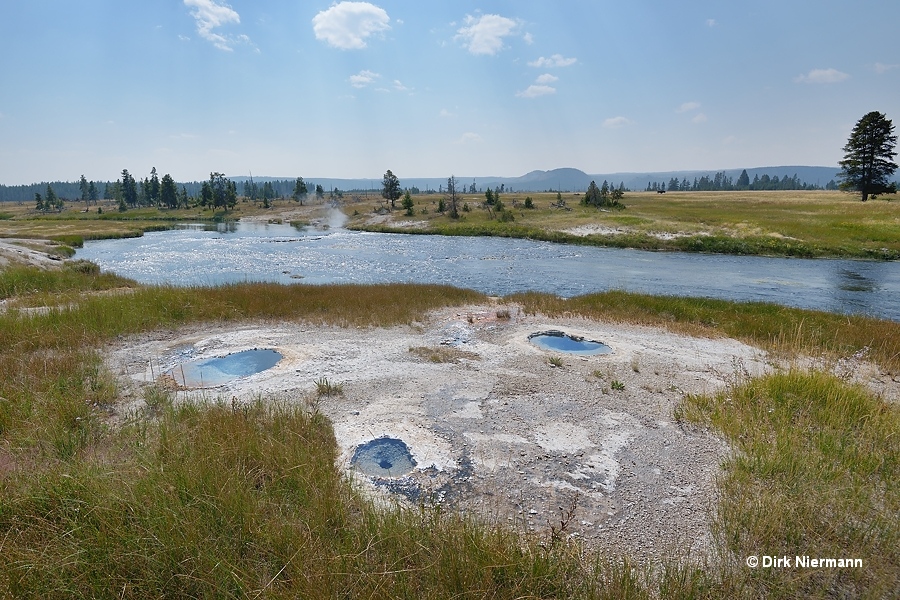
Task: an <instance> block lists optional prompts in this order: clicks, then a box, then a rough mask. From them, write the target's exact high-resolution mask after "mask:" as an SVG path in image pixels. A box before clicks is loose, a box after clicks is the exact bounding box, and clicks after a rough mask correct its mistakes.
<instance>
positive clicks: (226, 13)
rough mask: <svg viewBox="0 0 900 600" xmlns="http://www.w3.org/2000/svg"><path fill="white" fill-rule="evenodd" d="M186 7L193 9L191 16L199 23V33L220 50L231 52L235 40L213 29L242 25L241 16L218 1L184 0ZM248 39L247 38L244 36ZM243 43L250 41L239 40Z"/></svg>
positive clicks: (247, 39)
mask: <svg viewBox="0 0 900 600" xmlns="http://www.w3.org/2000/svg"><path fill="white" fill-rule="evenodd" d="M184 5H185V6H187V7H188V8H190V9H191V16H192V17H194V20H195V21H197V33H198V34H200V37H202V38H203V39H204V40H206V41H207V42H210V43H212V45H213V46H215V47H216V48H218V49H219V50H227V51H229V52H230V51H231V50H232V48H231V46H232V45H233V44H234V43H235V40H234V39H233V38H230V37H227V36H224V35H222V34H219V33H215V32H214V31H213V29H215V28H216V27H221V26H222V25H227V24H229V23H235V24H237V23H240V22H241V16H240V15H239V14H237V12H236V11H235V10H234V9H233V8H231V7H230V6H228V5H227V4H219V3H217V2H216V0H184ZM243 37H244V38H246V36H243ZM239 41H241V42H245V41H249V38H246V40H239Z"/></svg>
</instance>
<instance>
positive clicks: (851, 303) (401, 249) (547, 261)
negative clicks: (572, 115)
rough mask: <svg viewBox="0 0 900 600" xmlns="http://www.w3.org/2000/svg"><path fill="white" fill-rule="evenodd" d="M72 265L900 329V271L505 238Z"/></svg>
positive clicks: (207, 252) (237, 229)
mask: <svg viewBox="0 0 900 600" xmlns="http://www.w3.org/2000/svg"><path fill="white" fill-rule="evenodd" d="M77 257H78V258H84V259H88V260H91V261H93V262H95V263H97V264H98V265H100V267H101V268H102V269H104V270H108V271H113V272H115V273H118V274H119V275H123V276H125V277H130V278H132V279H135V280H137V281H139V282H142V283H149V284H170V285H176V286H186V285H218V284H222V283H231V282H242V281H275V282H281V283H297V282H301V283H310V284H322V283H384V282H419V283H446V284H451V285H454V286H457V287H464V288H472V289H475V290H478V291H481V292H484V293H486V294H490V295H495V296H502V295H505V294H509V293H512V292H520V291H527V290H535V291H541V292H550V293H553V294H557V295H559V296H564V297H571V296H575V295H579V294H585V293H589V292H595V291H602V290H609V289H623V290H628V291H634V292H645V293H650V294H657V295H674V296H702V297H710V298H723V299H728V300H739V301H764V302H774V303H777V304H783V305H787V306H797V307H802V308H812V309H819V310H826V311H831V312H842V313H863V314H869V315H872V316H877V317H881V318H887V319H891V320H894V321H900V263H898V262H870V261H856V260H824V259H817V260H805V259H793V258H766V257H756V256H726V255H713V254H693V253H675V252H647V251H642V250H623V249H618V248H594V247H588V246H570V245H566V244H551V243H548V242H535V241H529V240H518V239H508V238H492V237H443V236H431V235H404V234H384V233H366V232H357V231H348V230H345V229H340V228H335V229H331V230H327V231H316V230H309V229H296V228H294V227H292V226H290V225H273V224H269V225H266V224H260V223H236V224H228V225H220V226H219V227H218V228H212V230H210V228H208V227H204V226H184V227H183V228H179V229H174V230H170V231H164V232H154V233H147V234H145V235H144V236H143V237H140V238H129V239H122V240H100V241H91V242H86V243H85V245H84V248H83V249H80V250H78V254H77Z"/></svg>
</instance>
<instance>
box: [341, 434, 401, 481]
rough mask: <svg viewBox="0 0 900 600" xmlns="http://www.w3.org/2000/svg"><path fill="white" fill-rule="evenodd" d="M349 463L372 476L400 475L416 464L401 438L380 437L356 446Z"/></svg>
mask: <svg viewBox="0 0 900 600" xmlns="http://www.w3.org/2000/svg"><path fill="white" fill-rule="evenodd" d="M350 464H351V465H353V466H354V467H356V468H357V469H358V470H359V471H362V472H363V473H365V474H366V475H369V476H372V477H402V476H403V475H406V474H407V473H409V472H410V471H412V470H413V468H414V467H415V466H416V460H415V459H414V458H413V457H412V454H410V452H409V447H408V446H407V445H406V442H404V441H403V440H398V439H397V438H390V437H382V438H378V439H374V440H372V441H370V442H366V443H365V444H362V445H360V446H358V447H357V448H356V452H354V453H353V458H352V459H350Z"/></svg>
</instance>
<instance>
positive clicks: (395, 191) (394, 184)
mask: <svg viewBox="0 0 900 600" xmlns="http://www.w3.org/2000/svg"><path fill="white" fill-rule="evenodd" d="M401 193H402V192H401V191H400V180H399V179H397V176H396V175H394V174H393V173H391V170H390V169H388V170H387V173H385V174H384V179H382V181H381V196H382V197H383V198H384V199H385V200H387V201H388V202H390V203H391V210H394V203H395V202H396V201H397V200H398V199H399V198H400V195H401Z"/></svg>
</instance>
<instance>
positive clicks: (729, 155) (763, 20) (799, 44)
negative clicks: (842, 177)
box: [0, 0, 900, 185]
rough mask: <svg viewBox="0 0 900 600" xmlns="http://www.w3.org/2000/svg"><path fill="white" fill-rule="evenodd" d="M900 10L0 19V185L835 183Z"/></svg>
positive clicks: (443, 8) (105, 10) (874, 105)
mask: <svg viewBox="0 0 900 600" xmlns="http://www.w3.org/2000/svg"><path fill="white" fill-rule="evenodd" d="M898 35H900V2H896V0H855V1H853V2H835V1H831V0H816V1H805V0H804V1H800V0H772V1H769V0H758V1H754V2H740V3H739V2H724V1H722V0H716V1H712V0H710V1H690V0H687V1H683V2H672V1H669V0H654V1H650V0H647V1H640V0H630V1H627V2H623V1H618V2H616V1H606V0H593V1H578V0H566V1H560V2H549V1H542V2H537V1H527V0H525V1H523V0H517V1H508V2H468V1H465V0H460V1H454V2H442V1H427V2H409V1H407V2H400V1H396V2H395V1H387V0H383V1H376V2H372V3H369V2H340V3H329V2H316V1H298V0H293V1H287V0H231V1H230V2H227V3H226V2H225V1H223V0H154V1H153V2H146V1H143V2H142V1H128V0H79V1H77V2H74V1H71V0H28V1H25V0H8V1H4V2H3V3H2V4H0V82H2V83H0V183H3V184H7V185H12V184H20V183H31V182H36V181H44V180H57V179H62V180H75V179H77V178H78V177H79V176H80V175H81V174H84V175H85V176H86V177H88V179H96V180H107V179H112V180H114V179H115V178H116V177H117V176H118V174H119V173H120V172H121V170H122V169H123V168H127V169H129V170H130V171H131V172H132V173H133V174H135V175H136V176H146V175H147V174H149V172H150V169H151V167H154V166H155V167H156V168H157V170H158V171H159V172H160V173H171V174H172V175H173V177H175V179H176V180H194V179H204V178H206V177H208V174H209V172H210V171H221V172H224V173H225V174H226V175H229V176H238V175H246V174H248V173H249V172H251V171H252V172H253V174H254V175H272V176H284V177H295V176H298V175H300V176H304V177H307V178H314V177H371V178H378V179H380V178H381V176H382V175H383V173H384V172H385V171H386V170H387V169H391V170H393V171H394V173H395V174H397V176H398V177H400V179H401V182H402V179H403V177H446V176H449V175H450V174H455V175H457V176H465V177H468V176H488V175H497V176H516V175H521V174H524V173H526V172H528V171H531V170H534V169H553V168H557V167H576V168H579V169H582V170H584V171H586V172H588V173H610V172H617V171H669V170H679V169H725V168H739V167H755V166H768V165H835V164H836V163H837V161H838V160H840V159H841V157H842V151H841V148H842V147H843V145H844V143H845V142H846V139H847V136H848V135H849V132H850V130H851V128H852V127H853V125H854V124H855V122H856V121H857V120H858V119H859V118H860V117H862V116H863V115H864V114H865V113H867V112H869V111H871V110H878V111H880V112H884V113H886V114H887V116H888V118H891V119H893V120H895V121H896V120H897V119H900V45H898V44H897V40H898Z"/></svg>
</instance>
